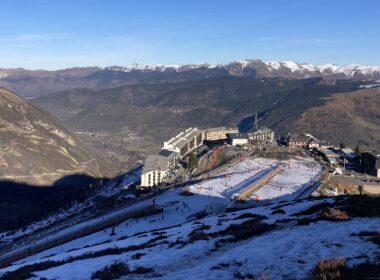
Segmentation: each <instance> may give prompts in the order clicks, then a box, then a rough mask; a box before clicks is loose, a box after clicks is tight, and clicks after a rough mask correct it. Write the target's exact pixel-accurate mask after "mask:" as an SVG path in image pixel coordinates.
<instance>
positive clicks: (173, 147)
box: [163, 127, 204, 158]
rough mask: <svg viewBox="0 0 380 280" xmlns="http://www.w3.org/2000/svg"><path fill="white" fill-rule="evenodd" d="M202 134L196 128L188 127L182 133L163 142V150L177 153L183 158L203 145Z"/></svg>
mask: <svg viewBox="0 0 380 280" xmlns="http://www.w3.org/2000/svg"><path fill="white" fill-rule="evenodd" d="M203 140H204V133H203V131H202V130H200V129H198V128H197V127H190V128H188V129H186V130H185V131H182V132H181V133H179V134H178V135H176V136H175V137H173V138H171V139H170V140H169V141H166V142H164V147H163V149H166V150H169V151H172V152H177V153H178V154H179V156H180V157H181V158H183V157H185V156H186V155H188V154H189V153H191V152H192V151H194V150H195V149H197V148H199V147H200V146H201V145H202V144H203Z"/></svg>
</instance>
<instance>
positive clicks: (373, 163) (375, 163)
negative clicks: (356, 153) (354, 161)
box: [361, 152, 380, 178]
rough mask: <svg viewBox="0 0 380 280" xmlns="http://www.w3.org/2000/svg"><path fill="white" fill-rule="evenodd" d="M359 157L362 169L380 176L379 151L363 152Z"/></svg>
mask: <svg viewBox="0 0 380 280" xmlns="http://www.w3.org/2000/svg"><path fill="white" fill-rule="evenodd" d="M361 158H362V160H361V163H362V167H363V170H365V171H366V172H368V173H369V174H371V175H374V176H376V177H378V178H380V153H376V152H364V153H362V155H361Z"/></svg>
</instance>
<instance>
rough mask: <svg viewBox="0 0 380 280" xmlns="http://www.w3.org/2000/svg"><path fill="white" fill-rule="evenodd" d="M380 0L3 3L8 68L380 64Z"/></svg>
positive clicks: (0, 54) (2, 53) (2, 48)
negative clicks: (237, 62) (281, 62)
mask: <svg viewBox="0 0 380 280" xmlns="http://www.w3.org/2000/svg"><path fill="white" fill-rule="evenodd" d="M379 51H380V1H378V0H372V1H369V0H355V1H353V0H277V1H276V0H256V1H255V0H229V1H227V0H186V1H185V0H150V1H149V0H135V1H132V0H129V1H128V0H103V1H100V0H17V1H15V0H2V1H1V2H0V68H10V67H24V68H30V69H37V68H43V69H59V68H66V67H72V66H91V65H98V66H108V65H127V64H130V63H134V62H137V63H141V64H182V63H203V62H208V63H225V62H229V61H232V60H239V59H244V58H259V59H263V60H295V61H298V62H310V63H315V64H323V63H335V64H351V63H359V64H370V65H380V53H379Z"/></svg>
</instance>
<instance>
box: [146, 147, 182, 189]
mask: <svg viewBox="0 0 380 280" xmlns="http://www.w3.org/2000/svg"><path fill="white" fill-rule="evenodd" d="M178 162H179V156H178V154H177V153H176V152H172V151H168V150H161V151H160V152H159V153H158V154H156V155H150V156H148V158H147V159H146V161H145V164H144V167H143V170H142V173H141V186H142V187H153V186H157V185H159V184H160V183H162V182H164V181H165V179H167V178H168V176H169V175H170V172H171V171H172V170H173V169H174V168H175V167H176V165H177V164H178Z"/></svg>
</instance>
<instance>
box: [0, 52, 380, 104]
mask: <svg viewBox="0 0 380 280" xmlns="http://www.w3.org/2000/svg"><path fill="white" fill-rule="evenodd" d="M223 76H240V77H256V78H274V77H281V78H287V79H305V78H313V77H323V78H327V79H354V80H367V81H377V80H380V66H368V65H358V64H351V65H346V66H338V65H335V64H324V65H313V64H310V63H297V62H294V61H283V62H277V61H268V62H265V61H262V60H258V59H256V60H252V59H246V60H240V61H233V62H230V63H226V64H207V63H204V64H183V65H141V64H137V63H135V64H131V65H128V66H109V67H104V68H100V67H76V68H69V69H63V70H57V71H46V70H25V69H0V86H3V87H5V88H7V89H10V90H13V91H15V92H17V93H19V94H21V95H23V96H24V97H38V96H42V95H45V94H48V93H52V92H57V91H63V90H71V89H75V88H85V89H96V90H98V89H106V88H111V87H118V86H125V85H134V84H159V83H171V82H181V81H191V80H201V79H207V78H215V77H223Z"/></svg>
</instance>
